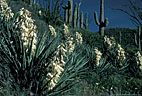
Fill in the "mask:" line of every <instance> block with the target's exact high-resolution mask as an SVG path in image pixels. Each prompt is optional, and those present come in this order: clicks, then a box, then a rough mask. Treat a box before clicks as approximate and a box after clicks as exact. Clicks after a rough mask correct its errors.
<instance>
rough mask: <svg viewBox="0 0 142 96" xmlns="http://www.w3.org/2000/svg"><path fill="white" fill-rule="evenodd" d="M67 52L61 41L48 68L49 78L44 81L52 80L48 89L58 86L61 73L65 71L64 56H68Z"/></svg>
mask: <svg viewBox="0 0 142 96" xmlns="http://www.w3.org/2000/svg"><path fill="white" fill-rule="evenodd" d="M66 52H67V50H66V49H65V48H64V44H63V43H61V44H60V45H59V46H58V50H57V51H56V56H55V57H54V59H53V60H52V61H51V63H50V64H49V66H48V69H47V70H48V72H49V73H48V74H47V78H46V80H45V81H44V83H45V82H48V81H50V82H49V84H48V90H51V89H53V88H54V87H55V86H56V83H57V81H58V79H59V77H60V75H61V73H62V72H63V71H64V69H63V68H62V67H63V66H64V65H65V61H64V57H66Z"/></svg>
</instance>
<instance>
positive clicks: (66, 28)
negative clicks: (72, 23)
mask: <svg viewBox="0 0 142 96" xmlns="http://www.w3.org/2000/svg"><path fill="white" fill-rule="evenodd" d="M63 33H64V34H65V35H68V34H69V33H70V32H69V28H68V26H67V25H66V24H64V32H63Z"/></svg>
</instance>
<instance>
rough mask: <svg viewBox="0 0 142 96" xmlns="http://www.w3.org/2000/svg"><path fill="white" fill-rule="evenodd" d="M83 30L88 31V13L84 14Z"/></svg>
mask: <svg viewBox="0 0 142 96" xmlns="http://www.w3.org/2000/svg"><path fill="white" fill-rule="evenodd" d="M84 25H85V29H88V13H86V14H85V24H84Z"/></svg>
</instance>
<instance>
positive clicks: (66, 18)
mask: <svg viewBox="0 0 142 96" xmlns="http://www.w3.org/2000/svg"><path fill="white" fill-rule="evenodd" d="M62 8H63V9H64V21H65V22H66V23H67V22H68V5H65V6H63V7H62Z"/></svg>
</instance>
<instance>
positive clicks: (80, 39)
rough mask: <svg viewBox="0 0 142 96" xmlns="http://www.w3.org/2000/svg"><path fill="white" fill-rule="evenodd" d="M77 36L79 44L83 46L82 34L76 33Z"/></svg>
mask: <svg viewBox="0 0 142 96" xmlns="http://www.w3.org/2000/svg"><path fill="white" fill-rule="evenodd" d="M75 36H76V42H77V44H82V42H83V38H82V34H81V33H79V32H76V34H75Z"/></svg>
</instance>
